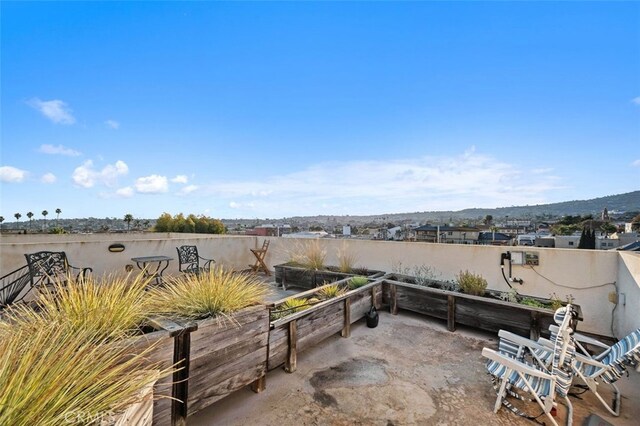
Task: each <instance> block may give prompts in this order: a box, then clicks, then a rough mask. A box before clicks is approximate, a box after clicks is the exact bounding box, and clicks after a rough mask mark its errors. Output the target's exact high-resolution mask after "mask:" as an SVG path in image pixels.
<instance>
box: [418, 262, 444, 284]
mask: <svg viewBox="0 0 640 426" xmlns="http://www.w3.org/2000/svg"><path fill="white" fill-rule="evenodd" d="M413 276H414V277H415V279H416V284H418V285H422V286H427V285H429V284H430V283H431V282H432V281H433V280H435V279H437V278H438V277H439V276H440V274H439V273H438V272H437V271H436V269H435V268H433V267H431V266H428V265H420V266H415V267H414V268H413Z"/></svg>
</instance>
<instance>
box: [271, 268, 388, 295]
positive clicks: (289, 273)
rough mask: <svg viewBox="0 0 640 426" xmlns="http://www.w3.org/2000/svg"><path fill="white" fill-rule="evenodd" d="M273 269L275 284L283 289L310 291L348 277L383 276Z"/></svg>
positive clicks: (370, 273) (377, 273)
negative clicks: (305, 289)
mask: <svg viewBox="0 0 640 426" xmlns="http://www.w3.org/2000/svg"><path fill="white" fill-rule="evenodd" d="M273 268H274V269H275V271H276V283H277V284H281V285H282V288H284V289H286V288H287V287H300V288H307V289H311V288H316V287H318V286H321V285H323V284H326V283H332V282H335V281H339V280H343V279H345V278H348V277H355V276H356V275H362V276H366V277H368V278H378V277H381V276H383V275H384V272H382V271H376V270H366V273H363V274H345V273H343V272H337V271H334V270H317V269H307V268H301V267H297V266H289V265H286V264H281V265H275V266H274V267H273ZM329 268H334V267H329ZM335 269H337V268H335Z"/></svg>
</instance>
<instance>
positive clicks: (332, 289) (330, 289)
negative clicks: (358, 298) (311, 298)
mask: <svg viewBox="0 0 640 426" xmlns="http://www.w3.org/2000/svg"><path fill="white" fill-rule="evenodd" d="M345 293H346V289H345V288H343V287H342V286H341V285H339V284H327V285H325V286H322V287H321V288H320V290H318V292H317V295H318V296H319V297H320V298H321V299H324V300H327V299H333V298H334V297H338V296H342V295H343V294H345Z"/></svg>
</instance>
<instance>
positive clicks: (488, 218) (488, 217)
mask: <svg viewBox="0 0 640 426" xmlns="http://www.w3.org/2000/svg"><path fill="white" fill-rule="evenodd" d="M491 222H493V216H492V215H490V214H488V215H486V216H485V217H484V224H485V225H491Z"/></svg>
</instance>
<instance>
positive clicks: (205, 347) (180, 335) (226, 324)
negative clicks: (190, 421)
mask: <svg viewBox="0 0 640 426" xmlns="http://www.w3.org/2000/svg"><path fill="white" fill-rule="evenodd" d="M154 326H155V327H156V328H161V330H159V331H155V332H152V333H148V334H145V335H143V336H140V337H137V338H136V340H137V341H136V343H135V347H136V349H135V350H136V351H141V350H144V349H145V348H148V347H149V346H151V345H153V349H152V350H151V352H149V353H148V354H147V359H148V361H149V363H160V367H161V368H167V367H169V366H171V365H174V364H175V365H177V366H178V367H181V369H179V370H178V371H176V372H175V373H174V374H173V377H167V378H164V379H161V380H159V381H158V382H157V383H156V386H155V387H154V392H155V393H156V395H164V396H171V397H172V398H173V399H169V398H160V399H157V400H156V401H154V406H153V424H154V425H169V424H184V423H185V422H186V418H187V416H188V415H192V414H194V413H196V412H198V411H200V410H202V409H203V408H205V407H208V406H209V405H211V404H213V403H214V402H215V401H217V400H219V399H221V398H223V397H225V396H227V395H229V394H230V393H232V392H234V391H235V390H238V389H240V388H242V387H244V386H246V385H249V384H252V385H253V389H254V391H256V392H259V391H261V390H263V389H264V385H265V380H264V378H265V375H266V371H267V349H268V348H267V345H268V339H269V310H268V309H267V307H266V306H263V305H260V306H252V307H248V308H245V309H242V310H240V311H238V312H236V313H234V314H233V315H232V318H231V319H226V320H224V321H222V320H219V319H218V318H208V319H204V320H199V321H194V322H186V323H183V322H180V321H169V320H158V321H156V322H155V323H154ZM184 401H186V403H184Z"/></svg>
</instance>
